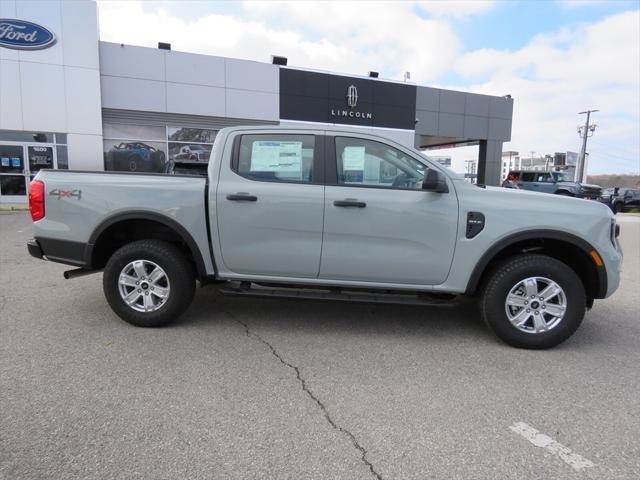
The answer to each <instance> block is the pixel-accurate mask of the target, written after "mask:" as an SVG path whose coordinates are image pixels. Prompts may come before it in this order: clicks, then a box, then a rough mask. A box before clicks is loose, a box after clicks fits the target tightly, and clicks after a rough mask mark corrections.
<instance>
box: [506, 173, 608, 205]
mask: <svg viewBox="0 0 640 480" xmlns="http://www.w3.org/2000/svg"><path fill="white" fill-rule="evenodd" d="M502 186H503V187H505V188H519V189H522V190H531V191H533V192H543V193H554V194H556V195H566V196H568V197H576V198H587V199H590V200H598V199H599V198H600V194H601V193H602V188H601V187H599V186H598V185H588V184H586V183H579V182H575V181H574V180H573V179H571V178H569V177H568V176H567V175H566V174H565V173H563V172H527V171H521V170H512V171H510V172H509V175H508V176H507V178H506V180H505V181H504V182H502Z"/></svg>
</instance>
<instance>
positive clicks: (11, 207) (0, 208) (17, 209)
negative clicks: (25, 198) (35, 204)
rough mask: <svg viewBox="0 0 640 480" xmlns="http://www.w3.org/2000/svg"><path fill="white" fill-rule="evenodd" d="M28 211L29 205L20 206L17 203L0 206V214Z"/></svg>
mask: <svg viewBox="0 0 640 480" xmlns="http://www.w3.org/2000/svg"><path fill="white" fill-rule="evenodd" d="M27 210H29V205H21V204H19V203H16V204H12V203H5V204H2V205H0V212H26V211H27Z"/></svg>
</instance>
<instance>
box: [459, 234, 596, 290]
mask: <svg viewBox="0 0 640 480" xmlns="http://www.w3.org/2000/svg"><path fill="white" fill-rule="evenodd" d="M594 251H595V252H596V254H597V255H598V257H600V258H601V256H600V254H599V253H598V251H597V250H596V249H595V248H594V247H593V246H592V245H591V244H590V243H589V242H587V241H586V240H584V239H582V238H580V237H578V236H576V235H573V234H571V233H567V232H562V231H558V230H528V231H525V232H518V233H515V234H512V235H509V236H507V237H505V238H503V239H501V240H499V241H498V242H496V243H495V244H494V245H493V246H492V247H491V248H489V250H487V251H486V252H485V253H484V255H483V256H482V257H481V258H480V260H479V261H478V262H477V263H476V266H475V267H474V269H473V272H472V274H471V277H470V278H469V281H468V283H467V288H466V290H465V294H467V295H473V294H475V293H476V292H477V291H478V288H479V287H480V286H481V285H482V283H483V281H484V279H485V278H486V277H487V275H488V274H489V273H490V272H491V270H492V266H495V265H496V264H497V263H498V262H499V261H502V260H504V259H506V258H509V257H510V256H513V255H516V254H521V253H527V252H535V253H542V254H547V255H549V256H551V257H553V258H556V259H558V260H560V261H562V262H563V263H565V264H567V265H568V266H569V267H571V268H572V269H573V270H574V271H576V273H577V274H578V276H579V277H580V279H581V280H582V282H583V284H584V287H585V291H586V293H587V296H588V297H589V298H590V299H594V298H604V297H605V296H606V293H607V271H606V267H605V266H604V264H603V265H601V266H598V265H597V264H596V262H595V260H594V259H593V257H592V253H591V252H594Z"/></svg>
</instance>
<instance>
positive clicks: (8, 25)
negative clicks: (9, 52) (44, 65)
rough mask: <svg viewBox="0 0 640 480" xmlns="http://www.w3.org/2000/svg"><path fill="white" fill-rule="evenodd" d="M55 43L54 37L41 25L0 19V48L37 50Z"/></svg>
mask: <svg viewBox="0 0 640 480" xmlns="http://www.w3.org/2000/svg"><path fill="white" fill-rule="evenodd" d="M54 43H56V36H55V35H54V34H53V32H50V31H49V30H47V29H46V28H44V27H43V26H42V25H38V24H37V23H32V22H27V21H25V20H16V19H12V18H0V47H6V48H14V49H17V50H39V49H41V48H48V47H50V46H51V45H53V44H54Z"/></svg>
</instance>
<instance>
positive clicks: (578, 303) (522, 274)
mask: <svg viewBox="0 0 640 480" xmlns="http://www.w3.org/2000/svg"><path fill="white" fill-rule="evenodd" d="M529 277H544V278H547V279H549V280H552V281H553V282H555V283H557V284H558V285H559V286H560V287H561V288H562V290H563V291H564V296H565V299H566V310H565V312H564V317H562V320H560V322H559V323H558V324H557V325H555V326H553V327H552V328H550V329H549V330H547V331H545V332H539V333H528V332H524V331H521V330H520V329H518V328H517V327H516V326H514V325H513V324H512V323H511V322H510V321H509V318H508V317H507V312H506V306H505V302H506V299H507V295H508V294H509V292H510V290H511V289H512V288H513V287H514V286H515V285H516V284H517V283H518V282H520V281H522V280H524V279H526V278H529ZM586 304H587V299H586V294H585V290H584V286H583V284H582V281H581V280H580V278H579V277H578V275H577V274H576V273H575V272H574V271H573V270H572V269H571V268H570V267H568V266H567V265H565V264H564V263H562V262H561V261H559V260H556V259H555V258H551V257H548V256H546V255H537V254H525V255H517V256H514V257H510V258H509V259H507V260H506V261H504V262H502V263H501V264H499V265H498V266H497V267H496V268H494V269H493V270H492V271H491V272H490V273H489V276H488V278H487V279H486V281H485V282H484V285H483V288H482V292H481V298H480V312H481V314H482V318H483V320H484V321H485V323H486V324H487V325H488V326H489V328H490V329H491V330H492V331H493V332H494V333H495V334H496V335H497V336H498V337H499V338H500V339H501V340H503V341H504V342H505V343H508V344H509V345H512V346H514V347H519V348H531V349H544V348H551V347H554V346H556V345H558V344H560V343H562V342H564V341H565V340H566V339H568V338H569V337H570V336H571V335H573V333H574V332H575V331H576V330H577V329H578V327H579V326H580V323H581V322H582V319H583V317H584V314H585V311H586ZM532 306H533V305H532ZM543 317H544V315H543Z"/></svg>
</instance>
